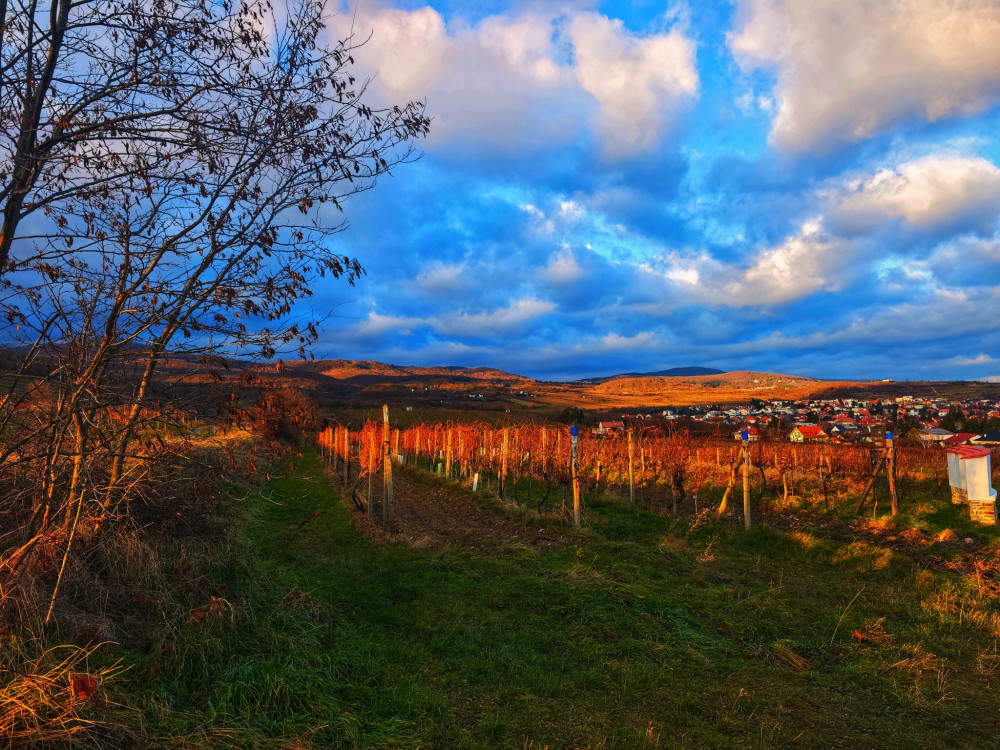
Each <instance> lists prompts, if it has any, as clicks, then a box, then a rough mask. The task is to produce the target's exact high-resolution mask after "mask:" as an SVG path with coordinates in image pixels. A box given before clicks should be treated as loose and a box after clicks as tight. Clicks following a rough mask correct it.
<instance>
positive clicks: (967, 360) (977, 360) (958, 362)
mask: <svg viewBox="0 0 1000 750" xmlns="http://www.w3.org/2000/svg"><path fill="white" fill-rule="evenodd" d="M998 363H1000V360H997V359H994V358H993V357H991V356H990V355H988V354H980V355H978V356H975V357H952V358H951V359H949V360H946V361H944V362H942V363H941V364H943V365H950V366H952V367H973V366H976V365H995V364H998Z"/></svg>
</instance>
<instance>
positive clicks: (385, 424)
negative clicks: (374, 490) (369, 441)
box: [372, 404, 395, 533]
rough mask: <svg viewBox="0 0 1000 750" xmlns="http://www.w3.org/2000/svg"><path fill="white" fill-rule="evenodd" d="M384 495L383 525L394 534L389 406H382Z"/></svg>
mask: <svg viewBox="0 0 1000 750" xmlns="http://www.w3.org/2000/svg"><path fill="white" fill-rule="evenodd" d="M372 434H373V435H374V433H372ZM382 493H383V497H382V525H383V526H384V527H385V530H386V531H388V532H389V533H392V531H393V525H394V523H393V522H394V521H395V518H394V516H393V508H392V456H391V455H390V453H389V405H388V404H384V405H383V406H382Z"/></svg>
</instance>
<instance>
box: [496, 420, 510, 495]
mask: <svg viewBox="0 0 1000 750" xmlns="http://www.w3.org/2000/svg"><path fill="white" fill-rule="evenodd" d="M509 439H510V435H509V430H508V429H507V428H506V427H504V428H503V443H502V444H501V446H500V476H499V477H498V478H497V494H499V495H500V499H501V500H506V499H507V442H508V440H509Z"/></svg>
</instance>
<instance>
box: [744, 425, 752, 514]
mask: <svg viewBox="0 0 1000 750" xmlns="http://www.w3.org/2000/svg"><path fill="white" fill-rule="evenodd" d="M743 525H744V528H745V529H746V530H747V531H750V434H749V431H748V430H743Z"/></svg>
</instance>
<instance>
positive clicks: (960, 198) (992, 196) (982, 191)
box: [832, 154, 1000, 235]
mask: <svg viewBox="0 0 1000 750" xmlns="http://www.w3.org/2000/svg"><path fill="white" fill-rule="evenodd" d="M832 216H833V218H834V219H835V221H836V222H838V223H840V224H841V225H843V226H844V227H845V228H847V229H849V230H852V231H868V230H870V229H873V228H875V227H877V226H878V225H879V224H881V223H883V222H885V221H886V220H902V221H904V222H906V223H907V224H909V225H910V226H912V227H914V228H916V229H919V230H931V229H937V228H941V227H954V228H956V229H975V230H977V231H979V232H980V233H981V234H984V235H987V234H992V233H993V230H994V228H995V226H996V221H997V217H998V216H1000V169H997V167H996V165H994V164H993V163H992V162H991V161H988V160H987V159H983V158H982V157H978V156H963V155H958V154H935V155H931V156H926V157H923V158H921V159H916V160H914V161H910V162H907V163H905V164H901V165H899V166H897V167H895V168H890V169H882V170H880V171H878V172H876V173H875V174H874V175H873V176H872V177H870V178H869V179H867V180H863V181H858V182H855V183H853V184H850V185H848V186H847V189H846V191H843V192H841V193H840V194H839V195H837V196H836V197H835V199H834V206H833V208H832Z"/></svg>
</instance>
